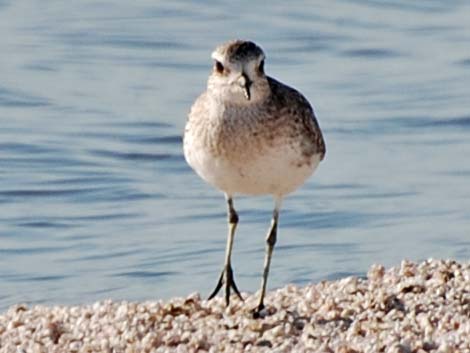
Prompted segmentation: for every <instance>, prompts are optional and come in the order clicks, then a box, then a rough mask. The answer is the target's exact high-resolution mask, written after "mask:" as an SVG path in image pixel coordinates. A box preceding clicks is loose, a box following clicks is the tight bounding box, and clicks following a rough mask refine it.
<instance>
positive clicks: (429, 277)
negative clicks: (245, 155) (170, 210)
mask: <svg viewBox="0 0 470 353" xmlns="http://www.w3.org/2000/svg"><path fill="white" fill-rule="evenodd" d="M242 295H243V297H244V298H245V301H244V302H241V301H240V300H238V299H236V297H235V296H234V297H233V300H232V301H231V305H230V306H229V307H228V308H225V305H224V300H223V298H222V297H217V298H215V299H214V300H212V301H207V300H203V299H201V298H200V296H199V295H198V294H192V295H190V296H188V297H187V298H173V299H170V300H167V301H161V300H157V301H145V302H127V301H111V300H104V301H100V302H97V303H94V304H89V305H79V306H43V305H35V306H31V307H28V306H26V305H21V304H20V305H16V306H13V307H10V308H9V309H8V310H7V311H5V312H2V313H1V314H0V353H10V352H12V353H18V352H21V353H23V352H27V353H30V352H34V353H36V352H48V353H53V352H57V353H58V352H61V353H63V352H116V353H117V352H126V353H130V352H211V353H212V352H214V353H215V352H340V353H358V352H387V353H388V352H390V353H395V352H396V353H408V352H409V353H411V352H413V353H415V352H416V353H426V352H436V353H437V352H439V353H447V352H449V353H451V352H452V353H454V352H455V353H458V352H460V353H468V352H470V262H466V263H460V262H456V261H454V260H426V261H423V262H420V263H415V262H411V261H402V263H401V264H400V265H398V266H396V267H392V268H390V269H387V270H386V269H385V268H384V267H383V266H381V265H373V266H371V268H370V269H369V271H368V273H367V278H365V279H361V278H357V277H347V278H344V279H340V280H335V281H322V282H319V283H314V284H309V285H307V286H303V287H298V286H294V285H287V286H285V287H283V288H280V289H278V290H273V291H270V292H268V293H267V296H266V307H267V308H266V311H265V313H264V315H263V317H262V318H261V319H253V317H252V314H251V311H250V309H252V308H254V307H255V306H256V300H257V293H254V294H247V293H242Z"/></svg>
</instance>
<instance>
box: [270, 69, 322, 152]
mask: <svg viewBox="0 0 470 353" xmlns="http://www.w3.org/2000/svg"><path fill="white" fill-rule="evenodd" d="M268 82H269V85H270V88H271V102H270V104H269V106H270V107H272V111H271V112H270V114H272V115H277V116H279V117H280V118H283V119H284V118H287V119H289V120H291V121H292V122H294V124H295V126H296V129H295V133H297V134H301V135H302V136H304V137H306V143H305V146H304V150H305V153H306V154H312V155H313V154H320V157H321V159H323V158H324V157H325V154H326V146H325V141H324V139H323V134H322V132H321V129H320V126H319V124H318V121H317V118H316V117H315V113H314V111H313V108H312V106H311V105H310V103H309V102H308V101H307V99H306V98H305V97H304V96H303V95H302V94H301V93H300V92H298V91H297V90H295V89H294V88H291V87H289V86H286V85H284V84H283V83H281V82H279V81H277V80H275V79H273V78H271V77H268Z"/></svg>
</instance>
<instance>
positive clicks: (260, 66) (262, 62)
mask: <svg viewBox="0 0 470 353" xmlns="http://www.w3.org/2000/svg"><path fill="white" fill-rule="evenodd" d="M258 71H259V73H260V74H263V73H264V60H261V62H260V63H259V66H258Z"/></svg>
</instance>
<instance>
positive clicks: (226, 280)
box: [208, 265, 243, 306]
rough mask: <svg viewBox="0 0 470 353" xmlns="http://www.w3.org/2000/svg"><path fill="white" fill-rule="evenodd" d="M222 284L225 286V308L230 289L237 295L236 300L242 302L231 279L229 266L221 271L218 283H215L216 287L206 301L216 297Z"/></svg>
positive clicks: (231, 274)
mask: <svg viewBox="0 0 470 353" xmlns="http://www.w3.org/2000/svg"><path fill="white" fill-rule="evenodd" d="M222 284H225V304H226V305H227V306H228V305H229V304H230V289H233V291H234V292H235V294H237V296H238V298H240V300H241V301H243V297H242V295H241V294H240V291H239V290H238V288H237V285H236V284H235V280H234V279H233V271H232V266H231V265H226V266H225V267H224V269H223V270H222V273H221V274H220V277H219V281H218V282H217V286H216V287H215V289H214V291H213V292H212V294H211V295H210V296H209V298H208V300H211V299H212V298H214V297H215V296H216V295H217V293H218V292H219V290H220V288H222Z"/></svg>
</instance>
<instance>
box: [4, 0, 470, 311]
mask: <svg viewBox="0 0 470 353" xmlns="http://www.w3.org/2000/svg"><path fill="white" fill-rule="evenodd" d="M469 18H470V5H469V4H468V2H464V1H452V2H448V1H444V0H442V1H438V0H434V1H426V2H419V3H418V2H414V3H413V4H411V3H409V2H408V1H393V2H392V1H390V2H387V1H373V0H370V1H368V0H357V1H339V0H338V1H324V2H317V3H316V4H315V5H312V2H307V1H305V2H296V3H295V4H294V3H291V2H289V3H284V2H282V3H281V2H280V3H279V4H277V5H273V4H271V5H269V6H267V5H266V4H265V3H263V2H261V1H259V2H241V3H239V4H236V5H235V4H232V3H230V2H224V3H212V2H210V1H205V2H199V3H197V4H196V3H192V2H189V1H188V2H183V1H174V2H165V3H164V2H161V3H160V2H154V1H137V2H126V3H124V2H121V3H119V4H112V3H106V2H93V1H81V2H62V1H48V2H47V4H46V3H40V2H34V1H22V2H20V1H17V2H13V1H1V0H0V33H1V36H0V210H1V212H0V309H5V308H7V307H8V306H9V305H12V304H14V303H18V302H28V303H46V304H56V303H66V304H67V303H84V302H91V301H95V300H101V299H104V298H114V299H127V300H143V299H155V298H169V297H171V296H185V295H187V294H189V293H190V292H194V291H199V292H201V293H203V294H207V293H209V292H210V290H212V288H213V286H214V285H215V282H216V279H217V277H218V275H219V271H220V269H221V266H222V261H223V257H224V248H225V237H226V224H225V205H224V201H223V196H222V195H221V194H220V193H219V192H217V191H215V190H214V189H212V188H211V187H210V186H208V185H206V184H204V182H203V181H201V180H200V179H199V178H198V177H197V176H196V175H195V174H194V173H193V172H192V171H191V170H190V168H189V167H188V166H187V165H186V164H185V161H184V158H183V155H182V147H181V134H182V130H183V127H184V124H185V120H186V115H187V112H188V110H189V107H190V105H191V103H192V101H193V100H194V99H195V98H196V97H197V95H198V94H199V93H200V92H201V91H202V90H203V89H204V87H205V83H206V79H207V75H208V73H209V71H210V67H211V61H210V53H211V51H212V49H213V48H214V46H215V45H216V44H218V43H220V42H223V41H225V40H227V39H230V38H237V37H241V38H249V39H252V40H255V41H256V42H258V43H259V44H260V45H261V46H262V47H263V48H264V49H265V51H266V53H267V56H268V60H267V63H266V71H267V72H268V73H269V74H270V75H272V76H274V77H276V78H278V79H280V80H282V81H284V82H287V83H289V84H290V85H292V86H294V87H296V88H298V89H299V90H301V91H302V92H303V93H304V94H305V95H306V96H307V97H308V98H309V99H310V101H311V102H312V104H313V105H314V107H315V110H316V113H317V115H318V118H319V121H320V124H321V126H322V128H323V130H324V134H325V138H326V141H327V147H328V153H327V158H326V160H325V161H324V162H323V163H322V165H321V166H320V168H319V169H318V171H317V174H316V175H315V177H314V178H311V179H310V180H309V181H308V182H307V183H306V184H305V186H304V187H303V188H302V189H300V190H298V191H297V192H296V193H294V194H293V195H291V196H290V197H289V198H287V199H286V201H285V204H284V210H283V212H282V214H281V228H280V235H279V241H278V247H277V248H276V251H275V255H274V260H273V266H272V276H271V278H270V288H276V287H280V286H283V285H285V284H287V283H296V284H299V285H302V284H306V283H308V282H311V281H318V280H321V279H332V278H339V277H343V276H347V275H351V274H357V275H363V274H364V273H365V272H366V271H367V268H368V267H369V266H370V265H371V264H372V263H382V264H384V265H386V266H391V265H396V264H398V263H399V262H400V261H401V260H402V259H404V258H408V259H412V260H420V259H424V258H428V257H435V258H454V259H458V260H461V261H468V259H469V258H470V182H469V180H470V95H469V92H470V91H469V84H470V21H469V20H468V19H469ZM236 206H237V209H238V210H239V213H240V217H241V224H240V226H239V228H238V234H237V237H236V242H235V247H234V260H233V265H234V269H235V274H236V276H237V278H238V284H239V287H240V288H241V289H242V290H245V291H250V292H253V291H256V290H258V286H259V282H260V276H261V270H262V263H263V254H264V234H265V232H266V230H267V227H268V225H269V222H270V219H269V218H270V214H271V208H272V202H271V200H270V198H268V197H266V198H239V199H236Z"/></svg>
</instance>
